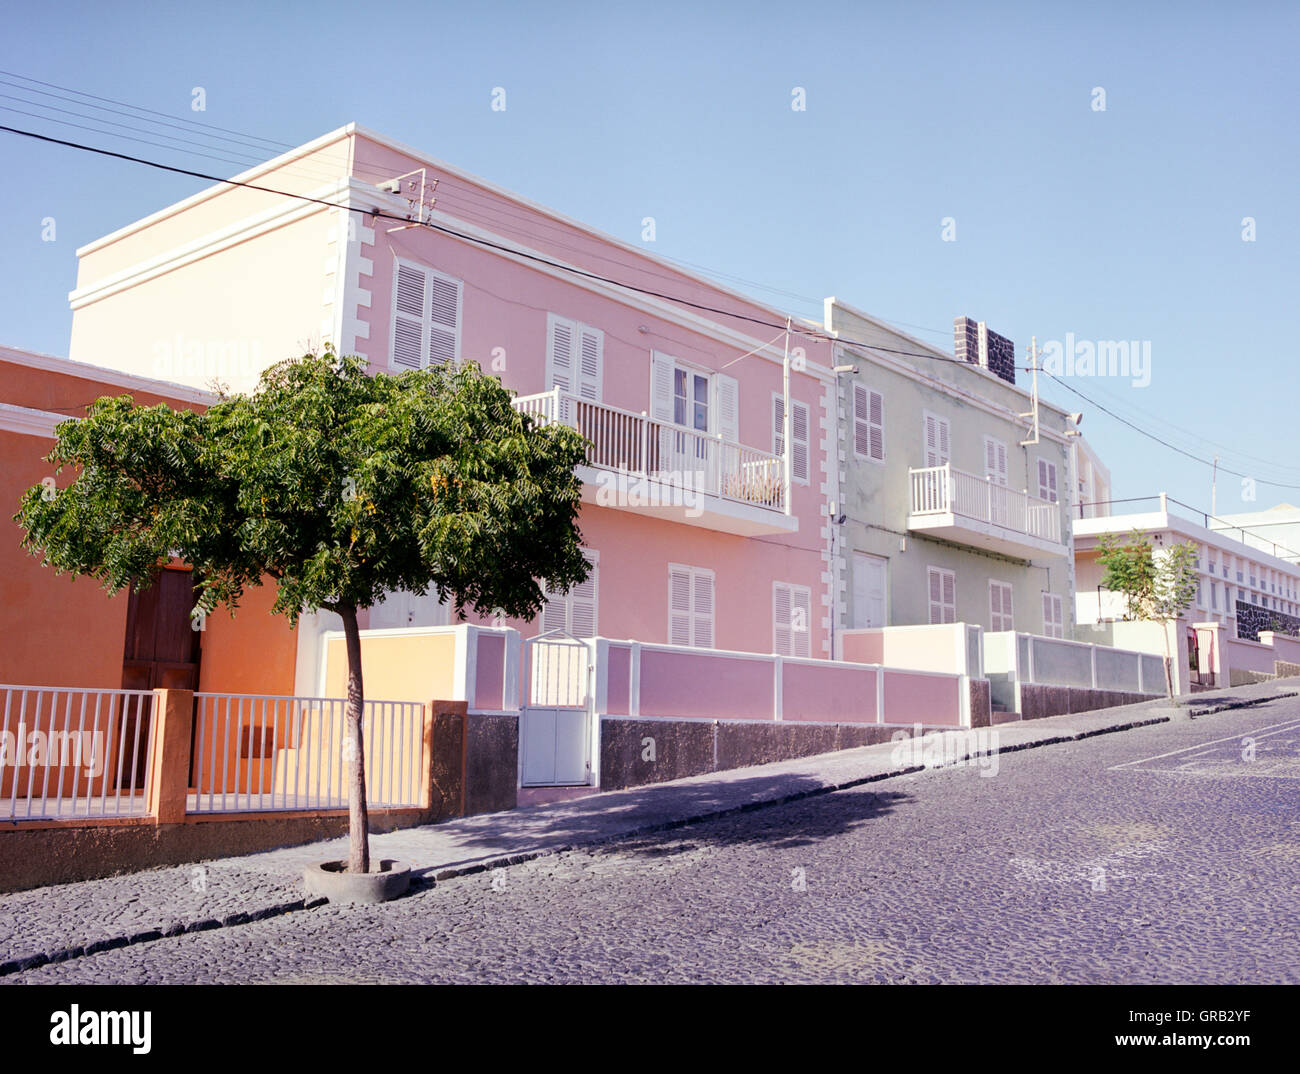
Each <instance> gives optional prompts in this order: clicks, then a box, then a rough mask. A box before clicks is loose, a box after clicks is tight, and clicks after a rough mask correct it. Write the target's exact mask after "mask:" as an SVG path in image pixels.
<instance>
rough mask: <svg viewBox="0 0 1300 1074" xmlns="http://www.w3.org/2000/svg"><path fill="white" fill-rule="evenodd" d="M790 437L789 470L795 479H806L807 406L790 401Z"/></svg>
mask: <svg viewBox="0 0 1300 1074" xmlns="http://www.w3.org/2000/svg"><path fill="white" fill-rule="evenodd" d="M790 439H791V440H792V441H794V454H793V457H792V458H791V460H790V470H791V474H792V475H793V477H794V479H795V480H796V481H807V480H808V407H807V406H806V405H804V404H803V403H800V402H797V401H793V400H792V401H791V406H790Z"/></svg>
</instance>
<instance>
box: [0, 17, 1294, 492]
mask: <svg viewBox="0 0 1300 1074" xmlns="http://www.w3.org/2000/svg"><path fill="white" fill-rule="evenodd" d="M709 7H710V9H711V10H708V11H707V12H702V11H699V10H694V9H695V8H696V5H695V4H676V3H669V2H659V3H654V4H644V5H631V4H607V3H593V4H578V3H571V2H568V0H553V2H551V3H546V4H541V3H538V4H514V3H509V2H504V0H498V2H494V3H491V4H467V3H460V4H434V5H423V4H418V3H415V4H397V5H383V4H380V5H371V6H364V5H363V6H360V7H358V6H357V5H355V4H347V5H342V4H332V3H328V2H320V3H311V4H292V5H290V4H287V3H278V4H272V5H265V4H257V5H254V4H242V3H220V4H175V5H173V4H166V5H163V4H156V3H154V4H144V3H131V2H125V3H120V4H112V5H108V4H99V3H96V4H66V3H57V2H53V3H46V4H43V5H41V6H40V7H39V8H37V7H35V6H32V7H31V8H29V10H28V11H20V10H19V9H18V8H17V7H12V8H10V9H9V11H8V12H7V13H6V15H5V33H4V36H3V38H0V68H3V69H4V70H6V71H10V72H16V73H18V74H21V75H25V76H29V77H31V78H36V79H41V80H44V81H47V82H51V83H57V84H59V85H61V86H67V87H72V88H74V89H78V90H82V91H85V92H88V93H93V94H97V95H99V96H102V97H107V98H114V99H117V100H120V101H125V102H128V103H131V104H135V105H140V106H144V107H147V108H151V109H156V110H157V111H159V112H164V113H168V114H169V115H171V116H174V117H175V118H176V121H177V122H181V123H185V122H186V121H189V120H194V119H197V120H201V121H202V122H205V123H209V124H214V125H217V126H220V127H225V128H230V129H232V130H236V131H241V132H247V133H249V134H255V135H258V136H261V137H263V138H268V139H273V140H275V141H277V142H283V143H288V144H299V143H301V142H304V141H306V140H308V139H310V138H312V137H315V136H316V135H319V134H322V133H324V132H325V131H327V130H330V129H332V128H334V127H337V126H339V125H341V124H343V123H346V122H348V121H351V120H356V121H357V122H359V123H362V124H365V125H366V126H369V127H372V128H374V129H377V130H379V131H382V132H385V133H387V134H390V135H392V136H394V137H397V138H399V139H401V140H403V141H405V142H408V143H410V144H411V145H414V146H417V147H419V148H421V149H423V150H425V151H427V152H429V153H432V154H433V155H435V156H438V157H441V158H442V159H444V160H447V161H450V162H453V163H455V164H457V165H459V166H461V167H464V168H466V169H468V170H470V171H472V172H475V173H477V174H479V175H482V176H484V177H485V178H487V179H490V180H492V181H494V182H496V183H499V184H501V185H503V186H505V187H507V188H509V189H512V190H515V191H517V192H519V193H521V194H524V195H526V196H528V197H530V198H533V199H535V200H537V201H540V202H542V203H543V204H547V205H551V206H553V207H555V208H557V209H559V210H561V211H563V212H565V213H567V214H570V215H572V216H574V217H577V218H578V219H581V220H584V221H587V222H589V223H591V224H592V225H594V226H596V227H598V228H601V229H603V230H605V231H608V232H611V233H613V234H615V235H618V236H621V237H624V238H626V239H629V240H632V241H638V240H639V237H640V227H641V219H642V217H645V216H653V217H655V219H656V221H657V225H658V235H657V241H656V242H655V243H654V244H653V247H652V249H654V250H655V252H657V253H659V254H662V255H665V256H668V257H673V258H677V259H680V260H684V261H687V262H691V263H694V264H697V265H701V266H706V267H707V268H709V269H712V270H715V271H717V272H719V273H724V274H727V275H729V276H733V277H740V278H743V279H745V280H748V281H754V283H756V284H761V285H763V286H764V287H769V288H775V289H777V290H778V291H780V292H787V294H784V295H783V294H779V293H773V292H771V291H767V290H762V289H760V288H758V287H751V286H748V285H742V287H741V289H742V290H749V291H751V292H752V293H753V294H754V295H755V296H756V297H759V298H762V299H764V300H766V301H769V302H772V303H775V304H776V305H777V306H778V307H781V308H784V309H787V310H789V311H790V312H793V313H796V314H801V315H805V316H814V317H819V316H820V300H821V298H822V297H823V296H825V295H830V294H834V295H836V296H838V297H840V298H842V299H844V300H845V301H848V302H850V303H852V304H854V305H856V306H858V307H860V308H862V309H865V310H867V311H869V312H871V313H874V314H877V315H879V316H882V317H884V318H885V319H887V320H891V321H894V322H895V323H898V324H901V325H904V326H911V327H909V329H908V330H909V331H913V332H914V334H916V335H917V336H919V337H920V338H923V339H926V340H930V341H933V342H936V343H939V344H941V345H943V346H945V347H947V348H949V349H951V346H952V336H951V325H952V318H953V317H954V316H955V315H957V314H962V313H964V314H969V315H970V316H972V317H975V318H976V319H983V320H985V321H987V322H988V323H989V325H990V327H992V328H993V329H995V330H997V331H1000V332H1002V333H1003V334H1004V335H1007V336H1010V337H1011V338H1012V339H1014V340H1015V341H1016V343H1017V348H1018V350H1019V352H1020V354H1021V355H1022V356H1023V354H1024V347H1025V345H1026V344H1027V343H1028V342H1029V339H1030V336H1031V335H1035V334H1036V335H1037V337H1038V339H1039V340H1040V342H1042V341H1045V340H1051V339H1056V340H1063V339H1064V338H1065V336H1066V334H1067V333H1073V334H1074V336H1075V337H1076V338H1077V339H1081V340H1111V339H1114V340H1120V339H1124V340H1149V341H1150V343H1151V383H1150V384H1149V385H1148V386H1147V387H1144V388H1136V387H1133V386H1132V384H1131V383H1130V382H1129V381H1127V380H1122V379H1113V378H1106V379H1098V378H1095V377H1090V378H1076V379H1075V380H1073V381H1071V382H1070V383H1073V384H1074V385H1075V386H1076V387H1077V388H1079V390H1081V391H1083V392H1085V393H1087V394H1088V395H1090V396H1092V397H1093V398H1094V399H1096V400H1097V401H1098V402H1101V403H1104V404H1105V405H1107V406H1110V407H1111V408H1112V409H1114V410H1116V411H1117V412H1119V413H1122V414H1124V415H1125V416H1127V417H1129V418H1130V419H1132V420H1133V421H1135V422H1136V423H1137V424H1139V425H1141V426H1142V427H1144V428H1146V429H1148V430H1150V431H1153V432H1156V433H1159V434H1160V435H1162V436H1163V437H1164V438H1165V439H1169V440H1171V441H1173V442H1175V443H1177V444H1179V445H1180V446H1183V447H1186V448H1188V449H1191V450H1193V451H1194V452H1196V453H1197V454H1201V455H1207V456H1208V455H1212V454H1214V453H1215V452H1216V451H1218V452H1219V453H1220V454H1221V455H1222V456H1223V461H1224V465H1225V466H1227V467H1230V468H1231V469H1235V470H1239V471H1242V472H1243V473H1247V474H1250V475H1251V476H1253V477H1255V478H1256V479H1257V480H1259V481H1261V482H1262V481H1264V480H1269V479H1272V480H1276V481H1280V482H1283V483H1286V484H1291V485H1296V486H1300V452H1297V446H1298V445H1300V436H1298V434H1297V424H1298V423H1297V417H1296V413H1297V407H1296V399H1297V394H1298V390H1297V377H1296V373H1295V370H1296V367H1297V364H1298V358H1300V356H1297V354H1296V340H1297V335H1298V331H1297V324H1298V323H1300V317H1298V311H1297V308H1296V307H1297V298H1298V296H1300V270H1298V268H1297V256H1296V251H1297V243H1298V241H1300V202H1298V200H1297V193H1298V192H1300V149H1298V147H1297V142H1298V140H1300V133H1298V127H1297V105H1298V104H1300V66H1298V65H1297V64H1296V63H1295V51H1294V49H1295V42H1296V40H1297V39H1298V38H1300V7H1297V5H1295V4H1284V3H1232V4H1229V3H1220V4H1216V5H1197V4H1183V3H1179V4H1175V3H1173V2H1167V3H1143V4H1138V5H1134V4H1131V3H1120V4H1107V3H1089V4H1071V5H1056V4H1032V5H1012V4H997V3H985V4H976V3H958V4H929V3H927V4H920V3H907V2H898V3H877V4H849V3H846V4H840V5H837V4H815V3H814V4H795V3H790V2H782V3H739V2H737V3H725V2H724V3H717V4H713V5H709ZM0 80H3V81H10V82H12V81H14V80H13V79H11V78H9V77H8V76H3V75H0ZM196 86H201V87H203V88H204V90H205V91H206V103H207V109H206V111H205V112H203V113H201V114H200V113H195V112H193V111H191V109H190V101H191V91H192V89H193V87H196ZM496 86H501V87H504V88H505V89H506V93H507V98H506V101H507V108H506V111H505V112H504V113H502V112H494V111H492V110H491V108H490V100H491V97H490V95H491V93H492V90H493V87H496ZM796 86H799V87H803V88H804V89H805V90H806V93H807V110H806V111H804V112H796V111H793V110H792V108H791V91H792V89H793V88H794V87H796ZM1098 86H1100V87H1103V88H1104V90H1105V93H1106V110H1105V111H1104V112H1098V111H1094V110H1093V108H1092V101H1093V88H1094V87H1098ZM0 94H8V95H11V96H18V97H22V98H23V99H25V100H27V101H41V102H44V103H45V104H47V105H54V106H58V107H66V108H76V106H75V105H70V104H68V103H67V102H63V101H58V100H53V99H51V98H42V97H39V96H37V95H36V94H34V93H32V92H30V90H20V89H15V88H13V87H11V86H4V85H0ZM0 106H3V107H5V108H12V109H21V110H23V111H42V110H41V109H37V108H33V107H32V106H31V105H30V104H23V103H20V102H19V101H15V100H12V99H8V98H5V97H0ZM44 114H45V115H47V116H48V115H57V114H56V113H49V112H45V113H44ZM60 118H63V119H67V120H71V121H72V122H87V121H85V120H78V119H75V118H73V117H69V116H61V117H60ZM104 118H106V119H114V120H119V121H121V122H124V123H129V122H132V121H131V120H128V119H124V118H123V117H121V116H104ZM0 123H5V124H7V125H11V126H20V127H27V128H29V129H36V130H40V131H44V132H47V133H51V134H55V135H58V136H61V137H67V138H71V139H73V140H79V141H86V142H90V143H92V144H96V145H101V146H107V147H112V148H117V149H121V150H122V151H125V152H135V153H139V154H141V155H145V156H153V157H155V158H156V159H160V160H165V161H167V162H170V163H176V164H181V165H185V166H189V167H195V168H197V169H198V170H209V169H215V170H216V171H217V172H219V173H221V174H234V173H235V172H236V171H238V170H240V169H239V168H238V167H237V166H235V165H233V164H223V163H220V162H218V161H213V160H205V159H203V158H198V157H191V156H187V155H184V154H182V153H180V152H177V151H175V150H172V149H161V148H157V147H153V146H148V145H139V144H137V143H132V142H129V141H124V140H121V139H120V138H115V137H110V136H108V135H105V134H101V133H94V132H91V131H84V130H76V129H73V128H69V127H62V126H59V125H58V124H55V123H53V122H50V121H49V120H48V119H47V120H38V119H33V118H31V117H29V116H24V115H18V114H15V113H14V112H12V111H3V110H0ZM94 125H97V126H100V127H101V128H103V124H102V123H95V124H94ZM104 129H107V128H104ZM123 133H126V132H123ZM171 133H172V134H173V135H175V136H177V137H183V136H184V135H183V134H182V132H180V131H172V132H171ZM0 153H3V161H4V164H5V167H4V168H3V169H2V170H0V244H3V250H4V256H3V260H2V261H0V341H3V342H5V343H8V344H11V345H15V346H21V347H28V348H32V349H36V350H41V351H46V352H50V353H54V354H66V353H67V346H68V337H69V330H70V324H71V315H70V313H69V311H68V308H67V292H68V291H69V290H70V289H71V288H72V286H73V284H74V281H75V273H76V256H75V249H76V247H77V246H79V245H80V244H82V243H84V242H87V241H89V240H91V239H94V238H96V237H98V236H100V235H103V234H105V233H107V232H109V231H111V230H113V229H115V228H117V227H120V226H122V225H124V224H127V223H129V222H131V221H132V220H135V219H138V218H139V217H141V216H144V215H146V214H147V213H150V212H152V211H154V210H156V209H158V208H161V207H162V206H164V205H166V204H169V203H170V202H173V201H175V200H178V199H180V198H182V197H184V196H186V195H188V194H191V193H193V192H194V191H196V190H197V189H200V188H201V187H202V186H203V185H205V184H202V183H200V182H198V181H196V180H190V179H185V178H181V177H178V176H171V175H166V174H163V173H159V172H155V171H152V170H148V169H143V168H140V167H138V166H135V165H129V164H125V163H121V162H116V161H111V160H106V159H103V158H96V157H91V156H88V155H85V154H80V153H77V152H74V151H71V150H67V149H62V148H58V147H53V146H44V145H40V144H37V143H34V142H32V141H30V140H26V139H21V138H17V137H15V136H13V135H8V134H0ZM268 155H269V154H268ZM1247 216H1249V217H1254V218H1255V220H1256V221H1257V229H1258V231H1257V240H1256V241H1255V242H1249V243H1248V242H1243V241H1242V223H1241V222H1242V218H1243V217H1247ZM45 217H54V218H55V220H56V227H57V233H56V234H57V239H56V241H54V242H42V240H41V230H42V229H41V221H42V219H43V218H45ZM945 217H952V218H954V219H955V221H956V241H955V242H944V241H942V239H941V221H942V220H943V219H944V218H945ZM793 296H800V297H793ZM1044 396H1045V397H1047V398H1049V399H1052V400H1054V401H1058V402H1060V403H1062V404H1065V405H1067V407H1068V408H1069V409H1075V408H1076V407H1077V408H1078V409H1081V410H1083V411H1084V412H1085V414H1086V417H1085V421H1084V426H1083V431H1084V432H1085V433H1086V434H1087V435H1088V437H1089V439H1090V440H1091V441H1092V442H1093V443H1094V444H1095V445H1096V446H1097V448H1098V450H1099V451H1100V452H1101V453H1102V456H1103V458H1104V459H1105V460H1106V461H1107V462H1108V464H1109V465H1110V467H1111V469H1112V472H1113V475H1114V480H1115V495H1116V496H1141V495H1149V494H1152V493H1154V492H1156V491H1159V490H1161V489H1165V490H1167V491H1169V492H1170V494H1171V495H1174V496H1176V497H1177V498H1179V499H1181V500H1184V501H1187V502H1188V503H1192V504H1195V505H1198V506H1204V507H1205V508H1208V506H1209V498H1210V475H1209V471H1208V468H1206V467H1202V466H1200V465H1198V464H1196V463H1194V462H1191V461H1189V460H1186V459H1183V458H1180V457H1179V456H1178V455H1176V454H1174V453H1173V452H1171V451H1169V450H1168V449H1166V448H1163V447H1160V446H1159V445H1157V444H1154V443H1152V442H1151V441H1149V440H1146V439H1144V438H1143V437H1141V436H1139V435H1138V434H1137V433H1134V432H1132V431H1130V430H1128V429H1126V428H1124V427H1123V426H1121V425H1119V424H1118V423H1117V422H1115V421H1114V420H1112V419H1111V418H1109V417H1107V416H1106V415H1104V414H1103V413H1101V412H1100V411H1099V410H1098V409H1097V408H1096V407H1095V406H1090V405H1088V404H1086V403H1082V402H1080V401H1078V400H1077V399H1076V398H1075V397H1073V396H1071V395H1070V394H1069V393H1068V392H1066V391H1064V390H1063V389H1061V388H1060V387H1059V386H1050V387H1047V388H1045V389H1044ZM1207 441H1209V442H1208V443H1207ZM1240 493H1241V482H1240V480H1239V479H1237V478H1233V477H1228V478H1225V479H1222V480H1221V481H1220V484H1219V499H1218V503H1219V511H1220V513H1226V512H1229V511H1234V510H1235V511H1242V510H1251V509H1256V508H1262V507H1267V506H1271V505H1272V504H1273V503H1275V502H1279V501H1283V500H1292V501H1295V502H1300V490H1284V489H1273V488H1269V487H1268V486H1266V485H1263V484H1260V485H1259V486H1258V500H1257V501H1256V502H1255V503H1253V504H1252V503H1243V501H1242V499H1241V495H1240Z"/></svg>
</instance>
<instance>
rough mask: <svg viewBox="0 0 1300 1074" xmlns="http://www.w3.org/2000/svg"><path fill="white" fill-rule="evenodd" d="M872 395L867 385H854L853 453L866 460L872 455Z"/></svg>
mask: <svg viewBox="0 0 1300 1074" xmlns="http://www.w3.org/2000/svg"><path fill="white" fill-rule="evenodd" d="M870 395H871V393H870V392H869V391H868V390H867V388H866V386H865V385H862V384H855V385H853V451H854V454H856V455H861V456H862V457H863V458H864V459H870V458H873V457H874V456H873V455H872V454H871V416H870V409H871V400H870Z"/></svg>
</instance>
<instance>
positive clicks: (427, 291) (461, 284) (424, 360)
mask: <svg viewBox="0 0 1300 1074" xmlns="http://www.w3.org/2000/svg"><path fill="white" fill-rule="evenodd" d="M403 266H405V267H406V268H408V269H413V270H415V271H416V272H421V273H423V274H424V277H425V282H424V311H423V313H422V314H421V316H420V365H419V367H418V368H420V369H428V368H430V364H431V363H430V362H429V341H430V337H431V335H432V331H433V312H432V309H433V306H432V304H433V288H432V287H430V286H429V283H430V280H431V279H432V278H433V277H435V276H436V277H437V278H439V279H441V280H444V281H446V282H447V283H450V284H454V285H455V287H456V329H455V337H454V343H453V350H454V352H455V353H454V354H453V355H452V358H451V361H450V362H449V363H448V368H452V369H454V368H456V367H457V366H459V365H460V352H461V338H462V336H463V335H464V329H465V311H464V305H465V281H464V280H461V279H459V278H457V277H455V276H450V275H448V274H447V273H445V272H439V271H438V270H437V269H436V268H434V267H433V266H432V265H426V264H423V263H422V262H419V261H413V260H411V259H410V258H407V257H394V258H393V295H392V302H391V303H390V309H389V314H388V368H389V369H390V370H392V371H393V372H398V373H400V372H404V371H405V370H407V369H414V368H417V367H415V366H405V365H399V364H398V363H397V361H396V345H397V317H398V309H397V277H398V273H399V272H400V271H401V268H402V267H403ZM401 315H402V316H403V317H405V318H411V316H412V315H411V314H409V313H405V312H403V313H402V314H401ZM443 327H445V326H443Z"/></svg>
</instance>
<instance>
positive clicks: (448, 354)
mask: <svg viewBox="0 0 1300 1074" xmlns="http://www.w3.org/2000/svg"><path fill="white" fill-rule="evenodd" d="M460 305H461V282H460V280H457V279H453V278H452V277H451V276H444V275H443V274H442V273H441V272H438V271H436V270H434V269H431V268H429V267H427V266H425V265H417V264H415V263H414V262H411V261H403V260H401V259H398V260H397V261H395V262H394V264H393V330H392V339H391V343H390V352H389V359H388V364H389V365H390V366H391V367H392V368H394V369H424V368H426V367H428V366H434V365H455V364H456V363H457V362H458V361H459V360H460V322H461V315H460Z"/></svg>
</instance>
